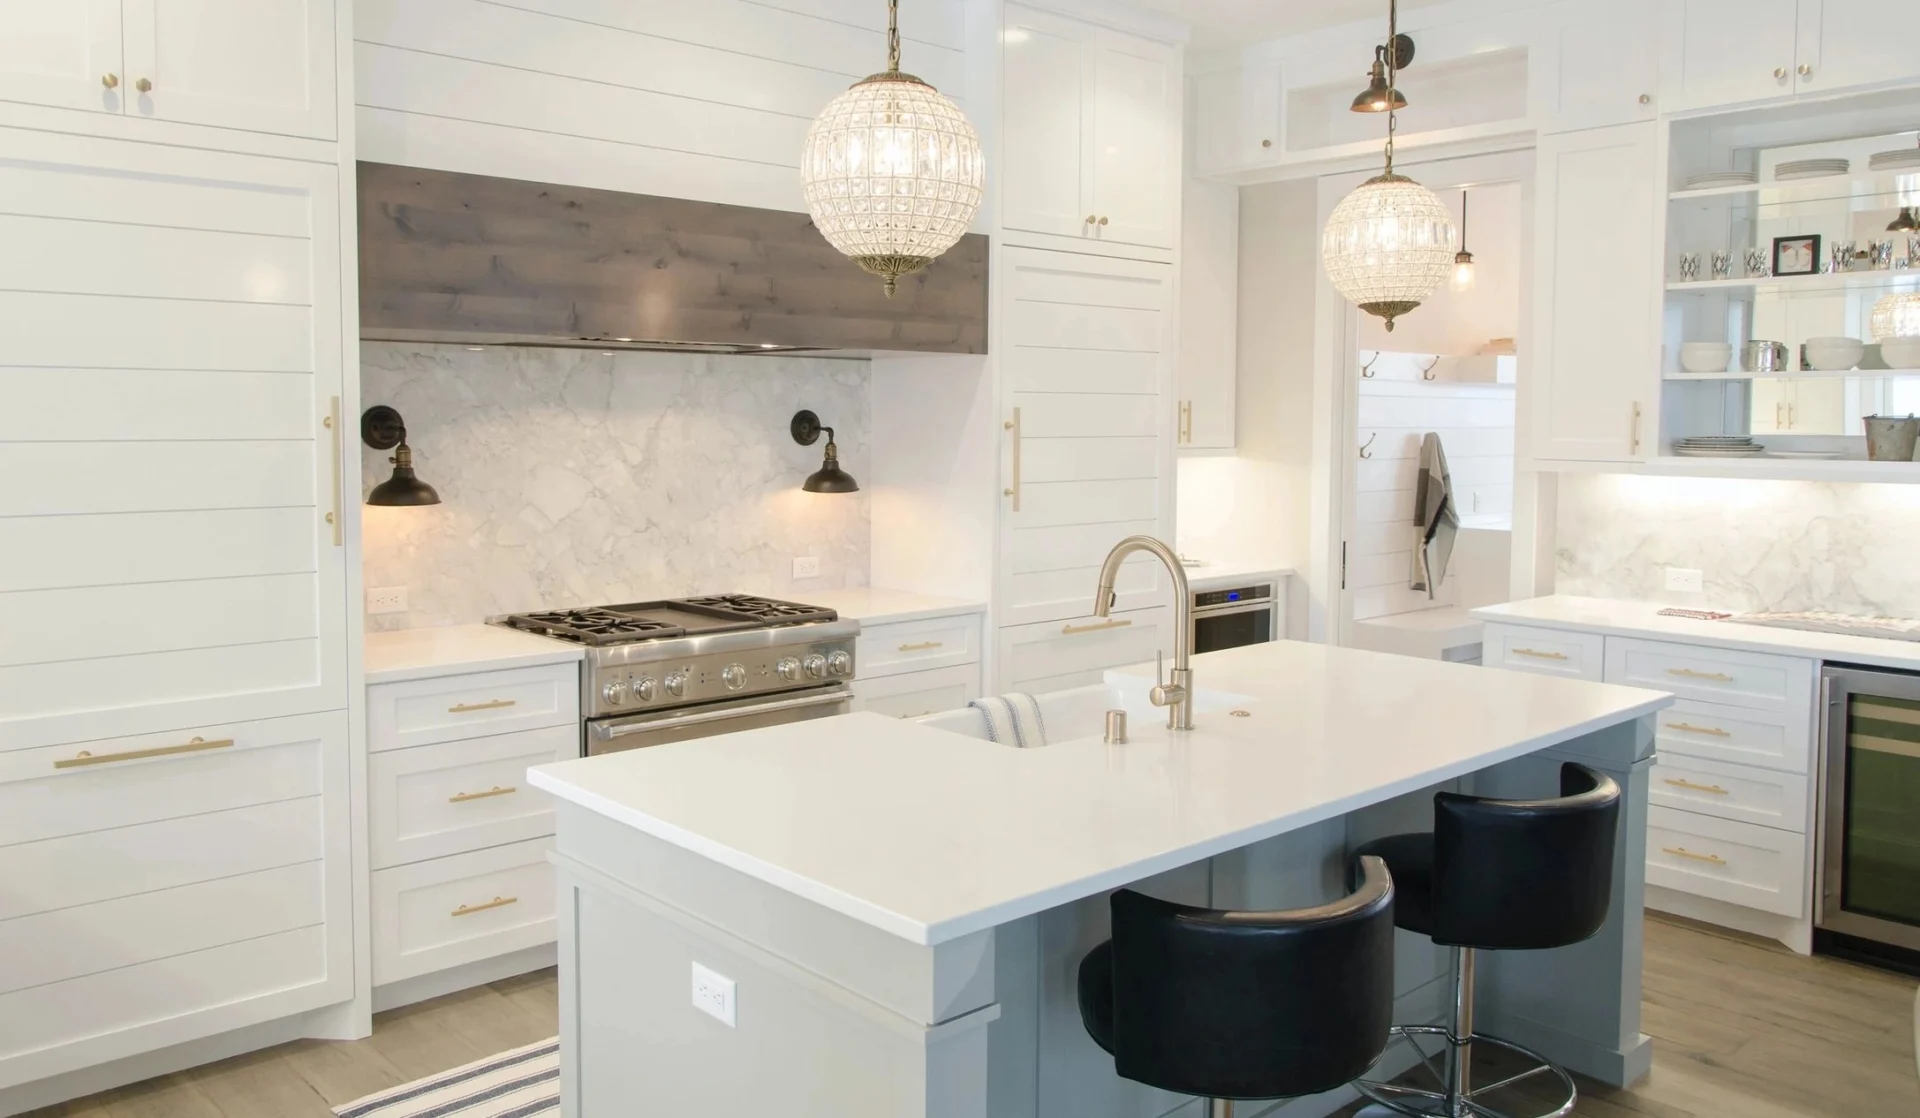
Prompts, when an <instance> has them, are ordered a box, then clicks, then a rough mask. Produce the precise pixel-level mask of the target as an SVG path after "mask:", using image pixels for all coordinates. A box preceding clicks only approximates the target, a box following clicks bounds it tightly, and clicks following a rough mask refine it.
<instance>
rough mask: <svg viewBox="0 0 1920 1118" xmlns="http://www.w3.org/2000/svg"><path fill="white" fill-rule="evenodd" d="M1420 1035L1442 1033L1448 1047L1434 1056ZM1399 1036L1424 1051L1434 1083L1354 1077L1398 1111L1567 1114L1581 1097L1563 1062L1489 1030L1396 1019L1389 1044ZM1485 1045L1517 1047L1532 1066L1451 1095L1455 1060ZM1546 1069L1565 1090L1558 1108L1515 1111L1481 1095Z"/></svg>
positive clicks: (1504, 1116)
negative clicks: (1467, 1032) (1461, 1033)
mask: <svg viewBox="0 0 1920 1118" xmlns="http://www.w3.org/2000/svg"><path fill="white" fill-rule="evenodd" d="M1421 1036H1428V1037H1438V1038H1439V1039H1440V1045H1441V1048H1442V1049H1443V1050H1442V1051H1440V1052H1438V1053H1436V1054H1435V1055H1433V1056H1429V1055H1428V1054H1427V1050H1426V1049H1425V1048H1423V1047H1421V1045H1420V1042H1419V1041H1418V1040H1416V1039H1414V1038H1415V1037H1421ZM1395 1040H1404V1041H1406V1042H1407V1043H1408V1044H1410V1045H1412V1046H1413V1050H1414V1052H1416V1053H1418V1054H1419V1056H1420V1064H1419V1066H1420V1067H1425V1068H1426V1070H1427V1072H1428V1074H1429V1075H1431V1076H1432V1079H1433V1084H1434V1085H1433V1087H1432V1088H1424V1087H1414V1086H1406V1085H1402V1084H1398V1083H1382V1082H1378V1081H1375V1080H1366V1079H1359V1080H1355V1081H1354V1084H1353V1086H1354V1089H1355V1090H1357V1091H1359V1092H1360V1094H1361V1096H1362V1097H1364V1098H1366V1099H1367V1100H1368V1101H1370V1102H1372V1103H1373V1104H1375V1106H1377V1107H1384V1108H1385V1109H1386V1110H1388V1111H1390V1112H1392V1113H1394V1114H1404V1115H1409V1116H1410V1118H1565V1116H1566V1115H1569V1114H1572V1113H1573V1104H1574V1103H1575V1101H1577V1100H1578V1098H1579V1089H1578V1088H1577V1087H1575V1086H1574V1083H1573V1077H1572V1076H1570V1075H1568V1074H1567V1073H1566V1071H1565V1070H1563V1069H1562V1068H1561V1067H1560V1066H1559V1065H1558V1064H1555V1063H1554V1062H1553V1061H1552V1060H1549V1059H1547V1058H1546V1057H1545V1056H1542V1055H1541V1054H1540V1053H1538V1052H1535V1051H1534V1050H1532V1049H1531V1048H1523V1047H1521V1046H1520V1045H1518V1044H1514V1043H1513V1042H1511V1041H1505V1040H1501V1039H1499V1038H1498V1037H1490V1036H1485V1035H1474V1036H1468V1037H1464V1038H1457V1037H1455V1036H1454V1035H1453V1033H1452V1032H1451V1031H1449V1030H1448V1029H1445V1028H1442V1027H1441V1026H1438V1025H1395V1026H1394V1027H1393V1031H1392V1033H1391V1034H1390V1039H1389V1040H1388V1042H1387V1044H1388V1047H1389V1048H1391V1047H1392V1044H1393V1041H1395ZM1482 1046H1486V1047H1489V1048H1495V1049H1499V1050H1501V1051H1503V1052H1508V1053H1512V1054H1513V1055H1516V1056H1519V1057H1521V1058H1522V1059H1523V1060H1524V1061H1525V1062H1526V1063H1527V1064H1528V1065H1530V1066H1528V1067H1527V1069H1526V1070H1525V1071H1521V1072H1519V1073H1517V1074H1513V1075H1507V1076H1503V1077H1501V1078H1500V1079H1497V1080H1495V1081H1494V1082H1492V1083H1488V1084H1485V1085H1484V1086H1477V1085H1476V1086H1469V1087H1468V1089H1467V1090H1466V1091H1464V1092H1462V1093H1460V1094H1459V1095H1458V1096H1454V1095H1452V1093H1451V1092H1450V1090H1449V1086H1448V1085H1449V1082H1450V1079H1449V1073H1450V1069H1451V1068H1452V1066H1453V1064H1452V1061H1454V1060H1456V1059H1458V1058H1460V1057H1461V1056H1462V1055H1468V1058H1469V1059H1470V1058H1471V1056H1470V1052H1471V1050H1472V1049H1474V1048H1479V1047H1482ZM1382 1058H1384V1053H1383V1054H1382ZM1436 1060H1437V1061H1438V1062H1436ZM1543 1075H1546V1076H1552V1077H1554V1078H1555V1079H1558V1080H1559V1081H1560V1090H1559V1091H1556V1092H1554V1094H1555V1095H1556V1096H1557V1095H1559V1094H1560V1093H1561V1092H1564V1093H1565V1095H1566V1099H1565V1101H1563V1102H1561V1103H1560V1104H1559V1105H1558V1106H1556V1107H1555V1108H1553V1109H1549V1110H1538V1111H1529V1112H1526V1113H1524V1114H1516V1113H1514V1112H1512V1111H1507V1110H1497V1109H1495V1108H1494V1107H1493V1106H1491V1105H1489V1104H1488V1103H1486V1102H1483V1101H1480V1100H1482V1099H1485V1098H1486V1097H1487V1096H1489V1095H1492V1094H1493V1093H1494V1092H1497V1091H1502V1090H1505V1089H1507V1088H1509V1087H1512V1086H1514V1085H1515V1084H1517V1083H1521V1082H1523V1081H1526V1080H1530V1079H1535V1078H1538V1077H1540V1076H1543ZM1361 1113H1362V1114H1369V1113H1378V1111H1375V1110H1374V1107H1368V1108H1367V1109H1366V1110H1364V1111H1362V1112H1361Z"/></svg>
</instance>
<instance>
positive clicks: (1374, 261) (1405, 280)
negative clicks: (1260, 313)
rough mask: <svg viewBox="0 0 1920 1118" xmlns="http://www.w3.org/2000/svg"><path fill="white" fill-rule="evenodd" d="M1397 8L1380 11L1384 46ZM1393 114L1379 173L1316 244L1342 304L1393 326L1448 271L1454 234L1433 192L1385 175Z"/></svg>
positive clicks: (1390, 62)
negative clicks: (1384, 161) (1384, 29)
mask: <svg viewBox="0 0 1920 1118" xmlns="http://www.w3.org/2000/svg"><path fill="white" fill-rule="evenodd" d="M1399 25H1400V14H1399V4H1398V2H1397V0H1389V3H1388V5H1387V41H1388V42H1390V43H1391V42H1393V41H1394V40H1395V39H1396V38H1397V37H1398V35H1399V30H1400V26H1399ZM1385 54H1386V62H1387V88H1389V89H1397V88H1398V87H1397V86H1396V85H1395V78H1396V77H1397V76H1398V75H1397V73H1396V70H1397V64H1398V54H1399V52H1398V51H1395V50H1389V51H1386V52H1385ZM1398 120H1399V117H1398V113H1397V110H1394V109H1388V110H1387V152H1386V155H1387V166H1386V170H1385V171H1384V172H1382V173H1381V174H1378V175H1375V176H1374V177H1372V178H1370V179H1368V180H1367V181H1366V182H1364V183H1361V184H1360V186H1359V187H1358V188H1356V189H1355V190H1354V192H1353V193H1352V194H1349V195H1347V196H1346V197H1345V198H1342V199H1341V200H1340V204H1339V205H1337V206H1335V207H1334V208H1333V216H1332V217H1330V218H1328V219H1327V228H1326V230H1325V232H1324V233H1323V234H1322V235H1321V238H1320V259H1321V261H1322V262H1323V263H1324V264H1325V265H1326V268H1327V278H1328V279H1330V280H1332V281H1333V286H1334V287H1335V288H1336V289H1338V290H1339V292H1340V294H1341V295H1342V296H1344V297H1345V298H1346V299H1347V301H1348V302H1350V303H1354V304H1355V305H1357V306H1358V307H1359V308H1360V309H1361V310H1363V311H1365V312H1367V313H1368V314H1371V315H1375V316H1378V317H1380V318H1383V319H1385V320H1386V324H1387V329H1388V330H1389V331H1391V330H1392V329H1393V323H1394V320H1395V319H1397V318H1399V317H1401V316H1402V315H1405V314H1407V313H1408V312H1410V311H1412V310H1413V309H1414V308H1415V307H1418V306H1419V305H1420V304H1421V303H1423V302H1425V301H1426V299H1427V297H1428V296H1429V295H1432V294H1433V292H1434V290H1435V289H1436V288H1438V287H1439V286H1440V285H1441V284H1442V283H1445V282H1446V280H1447V274H1448V273H1449V272H1450V271H1452V269H1453V267H1454V258H1455V250H1456V249H1457V248H1458V247H1459V233H1458V231H1457V230H1455V229H1454V225H1453V217H1452V215H1451V214H1449V213H1448V212H1447V207H1446V205H1445V204H1444V203H1442V202H1441V201H1440V199H1439V198H1437V197H1435V196H1434V193H1433V191H1431V190H1428V189H1427V188H1426V187H1424V186H1421V185H1420V184H1419V183H1417V182H1415V181H1413V180H1412V179H1410V178H1408V177H1407V176H1405V175H1399V174H1395V173H1394V170H1393V134H1394V130H1395V128H1396V127H1397V125H1398Z"/></svg>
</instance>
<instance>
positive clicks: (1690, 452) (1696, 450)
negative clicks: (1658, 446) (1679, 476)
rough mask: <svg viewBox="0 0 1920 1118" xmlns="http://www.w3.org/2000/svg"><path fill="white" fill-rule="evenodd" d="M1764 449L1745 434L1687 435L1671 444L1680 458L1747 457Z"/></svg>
mask: <svg viewBox="0 0 1920 1118" xmlns="http://www.w3.org/2000/svg"><path fill="white" fill-rule="evenodd" d="M1766 449H1767V448H1766V447H1764V446H1761V445H1760V444H1759V443H1756V442H1754V441H1753V440H1752V439H1751V438H1749V437H1747V436H1746V435H1689V436H1687V437H1686V438H1684V439H1681V440H1680V441H1679V442H1676V443H1674V444H1673V452H1674V453H1675V454H1677V455H1679V456H1680V457H1682V458H1748V457H1751V456H1753V455H1755V454H1759V453H1760V452H1761V451H1764V450H1766Z"/></svg>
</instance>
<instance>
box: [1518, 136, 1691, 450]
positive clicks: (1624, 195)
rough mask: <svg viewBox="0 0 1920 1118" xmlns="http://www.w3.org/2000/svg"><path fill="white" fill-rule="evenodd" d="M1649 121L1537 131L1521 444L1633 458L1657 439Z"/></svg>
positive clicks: (1654, 166) (1654, 185)
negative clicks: (1527, 422)
mask: <svg viewBox="0 0 1920 1118" xmlns="http://www.w3.org/2000/svg"><path fill="white" fill-rule="evenodd" d="M1658 143H1659V126H1658V125H1657V124H1655V123H1654V122H1651V121H1648V122H1646V123H1641V124H1623V125H1616V126H1614V127H1611V128H1595V129H1588V130H1585V131H1580V132H1569V133H1561V134H1557V135H1548V136H1543V137H1541V139H1540V145H1539V149H1538V153H1537V158H1538V160H1539V163H1538V168H1539V170H1538V178H1537V180H1536V187H1535V192H1534V196H1535V198H1536V199H1538V205H1539V213H1538V215H1537V216H1536V219H1535V230H1536V243H1535V253H1536V255H1535V270H1534V275H1535V277H1536V281H1535V282H1536V284H1537V289H1536V290H1537V294H1536V297H1535V299H1534V307H1533V327H1534V338H1535V341H1534V345H1533V352H1534V353H1535V354H1536V355H1537V357H1536V359H1535V361H1534V363H1533V369H1532V381H1533V385H1532V392H1531V393H1530V397H1531V403H1530V405H1529V407H1530V408H1531V410H1532V420H1533V422H1532V424H1531V431H1530V437H1531V441H1530V445H1529V446H1528V448H1527V452H1528V453H1530V455H1531V457H1532V458H1533V459H1535V460H1571V461H1596V462H1632V461H1638V460H1640V459H1643V458H1645V457H1646V456H1647V455H1648V454H1650V453H1652V452H1653V451H1654V448H1655V444H1656V443H1657V442H1658V438H1659V431H1658V426H1659V408H1658V407H1657V401H1658V399H1659V396H1658V392H1659V388H1660V383H1659V377H1658V370H1659V368H1660V344H1659V329H1658V314H1659V308H1660V303H1661V298H1660V287H1661V278H1660V272H1659V266H1658V260H1657V258H1656V255H1657V253H1658V252H1659V248H1660V245H1661V244H1662V232H1663V229H1662V225H1661V210H1662V204H1661V193H1662V192H1661V190H1660V185H1659V181H1658V167H1659V151H1658Z"/></svg>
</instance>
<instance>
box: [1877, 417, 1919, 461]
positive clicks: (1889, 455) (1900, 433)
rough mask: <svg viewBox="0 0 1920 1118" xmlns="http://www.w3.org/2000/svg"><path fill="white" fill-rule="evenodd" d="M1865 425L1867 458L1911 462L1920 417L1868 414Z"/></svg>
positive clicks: (1917, 439)
mask: <svg viewBox="0 0 1920 1118" xmlns="http://www.w3.org/2000/svg"><path fill="white" fill-rule="evenodd" d="M1863 422H1864V423H1866V425H1867V458H1868V460H1869V461H1873V462H1911V461H1913V447H1914V443H1915V442H1916V441H1920V419H1915V418H1914V417H1913V416H1910V415H1908V416H1893V415H1870V416H1867V417H1866V419H1865V420H1863Z"/></svg>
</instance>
